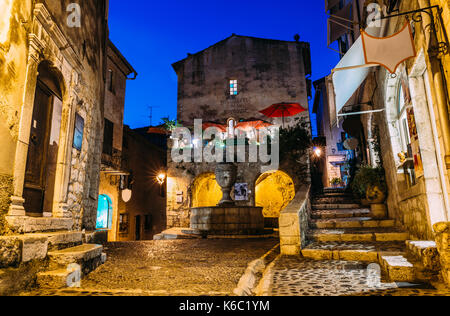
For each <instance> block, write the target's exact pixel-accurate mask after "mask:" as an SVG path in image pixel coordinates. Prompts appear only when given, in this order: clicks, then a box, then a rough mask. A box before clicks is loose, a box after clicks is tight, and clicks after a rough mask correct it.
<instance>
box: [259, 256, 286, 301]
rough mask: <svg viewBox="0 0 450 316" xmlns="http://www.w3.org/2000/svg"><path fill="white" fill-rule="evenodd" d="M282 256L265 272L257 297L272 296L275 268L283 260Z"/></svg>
mask: <svg viewBox="0 0 450 316" xmlns="http://www.w3.org/2000/svg"><path fill="white" fill-rule="evenodd" d="M281 256H282V255H281V254H280V255H278V256H277V257H276V258H275V260H273V261H272V262H271V263H270V264H269V266H268V267H267V268H266V269H265V270H264V273H263V276H262V278H261V281H260V282H259V284H258V286H257V287H256V290H255V293H256V294H255V295H256V296H270V293H269V292H270V287H271V286H272V279H273V268H274V267H275V265H276V264H277V262H278V260H280V258H281Z"/></svg>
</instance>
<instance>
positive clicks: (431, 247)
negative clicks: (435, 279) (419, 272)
mask: <svg viewBox="0 0 450 316" xmlns="http://www.w3.org/2000/svg"><path fill="white" fill-rule="evenodd" d="M406 251H407V256H408V257H409V258H412V260H415V261H417V262H418V263H420V264H421V265H422V266H423V268H424V269H427V270H430V271H435V272H439V271H440V268H441V267H440V263H439V261H440V260H439V251H438V249H437V245H436V242H434V241H411V240H409V241H407V242H406Z"/></svg>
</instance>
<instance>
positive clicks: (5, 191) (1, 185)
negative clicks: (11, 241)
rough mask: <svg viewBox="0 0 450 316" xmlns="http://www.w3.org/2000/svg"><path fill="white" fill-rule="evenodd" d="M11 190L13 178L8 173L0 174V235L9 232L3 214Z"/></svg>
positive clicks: (7, 209) (8, 202)
mask: <svg viewBox="0 0 450 316" xmlns="http://www.w3.org/2000/svg"><path fill="white" fill-rule="evenodd" d="M12 192H13V178H12V177H11V176H9V175H4V174H3V175H0V236H4V235H7V234H8V233H9V232H10V230H9V227H8V223H7V221H6V219H5V216H6V214H7V213H8V211H9V205H10V204H11V195H12Z"/></svg>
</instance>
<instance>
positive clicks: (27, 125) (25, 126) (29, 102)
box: [8, 34, 41, 216]
mask: <svg viewBox="0 0 450 316" xmlns="http://www.w3.org/2000/svg"><path fill="white" fill-rule="evenodd" d="M29 37H30V52H29V56H28V66H27V75H26V77H25V89H24V96H23V105H22V112H21V115H20V127H19V136H18V139H17V147H16V154H15V159H14V172H13V175H14V193H13V196H12V197H11V205H10V208H9V213H8V216H25V215H26V213H25V208H24V206H23V205H24V203H25V200H24V198H23V186H24V182H25V170H26V165H27V157H28V144H29V140H30V130H31V120H32V117H33V105H34V95H35V92H36V82H37V77H38V73H37V69H38V65H39V61H40V60H39V47H41V44H40V43H39V41H38V39H37V37H36V36H35V35H33V34H30V35H29Z"/></svg>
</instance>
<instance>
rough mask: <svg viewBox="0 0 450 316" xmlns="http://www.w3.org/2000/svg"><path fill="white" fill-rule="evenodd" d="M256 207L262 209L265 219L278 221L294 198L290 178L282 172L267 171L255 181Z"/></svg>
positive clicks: (292, 182)
mask: <svg viewBox="0 0 450 316" xmlns="http://www.w3.org/2000/svg"><path fill="white" fill-rule="evenodd" d="M255 187H256V196H255V199H256V206H259V207H263V208H264V210H263V214H264V217H265V218H272V219H278V218H279V217H280V213H281V211H282V210H283V209H285V208H286V206H288V205H289V203H291V201H292V200H293V199H294V197H295V186H294V181H293V180H292V178H291V177H290V176H289V175H287V174H286V173H285V172H283V171H268V172H266V173H264V174H262V175H261V176H260V177H259V178H258V180H257V181H256V186H255Z"/></svg>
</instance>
